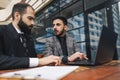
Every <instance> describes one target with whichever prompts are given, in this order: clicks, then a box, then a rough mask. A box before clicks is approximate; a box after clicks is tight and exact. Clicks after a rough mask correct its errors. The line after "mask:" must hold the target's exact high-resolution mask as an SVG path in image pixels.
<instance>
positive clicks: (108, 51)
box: [67, 26, 117, 66]
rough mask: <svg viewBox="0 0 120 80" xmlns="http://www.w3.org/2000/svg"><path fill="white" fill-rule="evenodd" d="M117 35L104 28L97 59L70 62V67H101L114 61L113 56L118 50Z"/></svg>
mask: <svg viewBox="0 0 120 80" xmlns="http://www.w3.org/2000/svg"><path fill="white" fill-rule="evenodd" d="M116 41H117V33H115V32H114V31H111V30H110V29H108V28H107V27H105V26H103V28H102V32H101V35H100V40H99V43H98V48H97V53H96V56H95V59H94V60H93V61H92V60H75V61H73V62H68V63H67V64H68V65H79V66H80V65H86V66H87V65H91V66H92V65H93V66H94V65H100V64H104V63H107V62H109V61H111V60H112V59H113V55H114V52H115V48H116Z"/></svg>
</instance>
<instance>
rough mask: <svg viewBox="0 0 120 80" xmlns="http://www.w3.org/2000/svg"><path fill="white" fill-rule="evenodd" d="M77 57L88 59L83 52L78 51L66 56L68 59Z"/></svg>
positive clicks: (72, 59)
mask: <svg viewBox="0 0 120 80" xmlns="http://www.w3.org/2000/svg"><path fill="white" fill-rule="evenodd" d="M78 58H79V59H80V60H82V59H86V60H88V58H87V56H86V55H85V54H83V53H80V52H76V53H74V54H73V55H71V56H70V57H68V61H74V60H75V59H78Z"/></svg>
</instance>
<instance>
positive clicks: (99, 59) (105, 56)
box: [95, 26, 117, 64]
mask: <svg viewBox="0 0 120 80" xmlns="http://www.w3.org/2000/svg"><path fill="white" fill-rule="evenodd" d="M116 41H117V34H116V33H115V32H114V31H111V30H110V29H108V28H107V27H105V26H103V29H102V32H101V36H100V40H99V44H98V49H97V54H96V58H95V64H103V63H106V62H109V61H111V60H112V59H113V55H114V52H115V48H116Z"/></svg>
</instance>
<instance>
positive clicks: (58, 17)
mask: <svg viewBox="0 0 120 80" xmlns="http://www.w3.org/2000/svg"><path fill="white" fill-rule="evenodd" d="M56 19H60V20H62V21H63V23H64V25H67V19H66V18H65V17H64V16H56V17H54V18H53V19H52V23H53V21H54V20H56Z"/></svg>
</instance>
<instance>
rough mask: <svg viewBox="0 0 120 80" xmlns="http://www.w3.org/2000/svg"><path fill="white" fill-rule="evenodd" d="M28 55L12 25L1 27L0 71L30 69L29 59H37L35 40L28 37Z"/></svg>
mask: <svg viewBox="0 0 120 80" xmlns="http://www.w3.org/2000/svg"><path fill="white" fill-rule="evenodd" d="M27 46H28V53H27V55H26V53H25V51H26V50H25V48H24V47H23V46H22V43H21V41H20V37H19V35H18V33H17V31H16V30H15V28H14V27H13V25H12V23H10V24H9V25H7V26H2V27H0V69H13V68H25V67H29V57H36V56H37V54H36V52H35V49H34V44H33V39H32V38H31V37H30V36H27Z"/></svg>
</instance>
